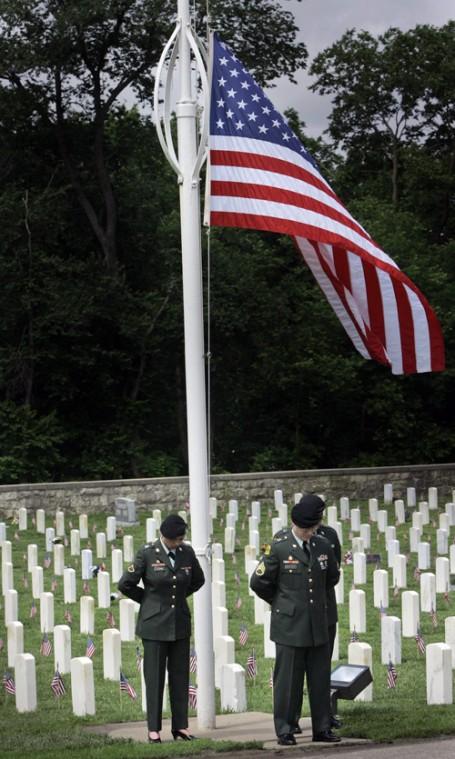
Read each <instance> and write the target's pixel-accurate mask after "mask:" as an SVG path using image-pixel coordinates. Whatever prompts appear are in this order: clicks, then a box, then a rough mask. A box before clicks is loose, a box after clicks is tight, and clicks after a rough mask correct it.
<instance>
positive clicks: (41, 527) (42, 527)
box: [36, 509, 46, 535]
mask: <svg viewBox="0 0 455 759" xmlns="http://www.w3.org/2000/svg"><path fill="white" fill-rule="evenodd" d="M36 531H37V532H39V533H40V534H41V535H44V533H45V532H46V512H45V511H44V509H37V510H36Z"/></svg>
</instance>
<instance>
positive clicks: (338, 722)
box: [330, 717, 343, 730]
mask: <svg viewBox="0 0 455 759" xmlns="http://www.w3.org/2000/svg"><path fill="white" fill-rule="evenodd" d="M342 726H343V723H342V721H341V720H340V719H338V717H331V719H330V727H334V728H335V730H338V729H339V728H340V727H342Z"/></svg>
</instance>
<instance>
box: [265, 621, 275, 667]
mask: <svg viewBox="0 0 455 759" xmlns="http://www.w3.org/2000/svg"><path fill="white" fill-rule="evenodd" d="M271 619H272V612H271V611H270V609H266V611H265V613H264V659H275V657H276V646H275V642H274V641H273V640H270V623H271Z"/></svg>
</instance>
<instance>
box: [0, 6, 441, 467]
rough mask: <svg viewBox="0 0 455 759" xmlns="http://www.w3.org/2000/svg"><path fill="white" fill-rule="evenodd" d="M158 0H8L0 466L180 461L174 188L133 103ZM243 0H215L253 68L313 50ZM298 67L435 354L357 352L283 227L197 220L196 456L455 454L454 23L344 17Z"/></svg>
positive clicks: (250, 459) (146, 87) (323, 159)
mask: <svg viewBox="0 0 455 759" xmlns="http://www.w3.org/2000/svg"><path fill="white" fill-rule="evenodd" d="M174 5H175V3H174V2H148V3H143V2H142V1H140V0H135V1H134V0H128V1H127V2H122V3H120V2H119V3H112V2H108V1H107V0H96V2H94V1H93V0H91V2H90V3H85V2H80V1H79V2H78V3H75V2H65V3H61V2H59V3H56V2H54V0H45V2H42V3H31V2H21V3H18V2H17V0H14V2H13V1H12V0H9V1H8V2H0V21H1V29H2V36H1V39H0V61H1V63H0V178H1V185H0V218H1V219H2V234H1V236H0V270H1V282H2V288H1V290H0V309H1V315H2V318H1V321H0V481H1V482H13V481H33V480H35V481H36V480H49V479H70V478H75V479H82V478H106V477H114V478H117V477H131V476H133V477H134V476H154V475H155V476H157V475H170V474H183V473H185V472H186V418H185V384H184V356H183V316H182V287H181V264H180V226H179V213H178V194H177V187H176V184H175V179H174V176H173V174H172V172H171V170H170V169H169V168H168V166H167V164H166V162H165V160H164V158H163V156H162V153H161V149H160V147H159V145H158V143H157V139H156V136H155V131H154V127H153V125H152V123H151V120H150V117H149V116H147V115H143V114H144V113H147V108H145V109H142V110H141V108H142V106H143V105H146V104H147V102H148V101H149V100H150V96H151V91H152V70H153V65H154V63H155V62H156V60H157V57H158V56H159V54H160V51H161V48H162V45H163V41H164V40H165V38H166V37H167V35H168V34H169V28H170V27H169V25H171V26H172V9H173V7H174ZM217 6H219V8H218V10H219V11H220V13H219V14H217V13H216V10H217ZM247 6H249V3H248V2H247V0H230V1H229V2H226V1H224V2H221V1H220V2H219V3H215V2H213V0H212V12H213V17H214V19H218V23H219V24H221V25H222V26H223V35H224V36H225V37H226V38H228V39H229V37H230V38H231V39H230V40H229V41H231V42H233V44H235V46H236V49H237V50H238V52H239V55H241V56H242V57H243V59H244V60H245V62H247V63H248V65H249V66H250V67H251V68H252V69H254V70H255V73H256V75H257V77H258V78H259V79H260V80H261V82H263V83H266V82H267V80H270V79H273V78H274V77H276V76H277V75H279V74H281V73H282V72H283V71H287V72H288V73H289V72H290V73H291V75H292V72H295V71H296V70H297V69H298V68H299V67H301V66H303V65H305V62H306V50H305V47H304V46H303V45H301V44H300V45H298V44H297V43H296V32H297V30H296V27H295V24H294V21H293V18H292V16H291V15H290V14H289V13H286V12H285V11H283V10H282V9H281V6H280V5H279V4H278V3H276V2H272V0H258V2H256V4H255V7H256V10H257V13H255V14H254V16H253V17H252V16H251V15H248V13H247V12H246V10H247ZM234 19H236V20H237V21H234ZM203 22H204V19H203V18H201V19H199V20H198V23H201V25H202V24H203ZM253 30H254V34H253ZM258 30H259V33H258ZM253 40H254V42H253ZM266 51H267V54H266ZM259 53H261V54H259ZM271 53H273V54H271ZM269 63H270V65H269ZM311 70H312V73H313V74H314V76H315V85H314V87H315V89H316V90H317V91H318V92H321V93H329V94H331V95H332V97H333V104H334V105H333V111H332V115H331V119H330V131H329V134H328V137H327V139H324V140H323V139H320V140H318V141H311V140H306V142H307V143H308V144H309V147H310V149H311V150H312V151H313V152H314V154H315V155H316V157H317V158H318V159H319V161H320V163H321V165H322V167H323V169H324V172H325V174H326V176H328V178H330V180H331V181H332V183H333V185H334V187H335V189H336V190H337V191H338V192H339V194H340V195H341V196H342V198H343V200H344V201H345V202H346V203H347V205H348V206H349V208H350V209H351V211H352V212H353V214H354V215H355V216H356V217H357V218H358V219H359V221H361V222H362V223H363V224H364V225H365V226H366V228H367V229H368V230H369V231H370V233H371V234H372V235H373V236H374V237H375V239H376V240H377V241H378V242H379V243H380V244H381V245H382V246H383V247H384V249H385V250H387V252H389V253H390V254H391V255H392V257H393V258H394V259H395V260H396V261H397V263H398V264H399V265H400V266H401V268H403V269H404V271H406V273H407V274H408V275H409V276H410V277H411V278H412V279H413V280H414V281H415V283H416V284H417V285H418V286H419V287H420V288H421V289H422V291H423V292H424V293H425V294H426V296H427V297H428V299H429V301H430V303H431V304H432V305H433V306H434V308H435V310H436V311H437V313H438V316H439V318H440V320H441V323H442V327H443V331H444V335H445V339H446V350H447V359H448V362H447V363H448V368H447V370H446V371H445V372H444V373H442V374H435V375H431V374H427V375H419V376H413V377H394V376H391V375H390V373H389V372H388V371H387V370H386V369H385V368H383V367H381V366H378V365H373V364H372V363H371V362H365V361H364V360H363V359H362V358H361V357H360V356H358V355H357V354H356V353H355V351H354V349H353V348H352V346H351V344H350V342H349V341H348V339H347V337H346V336H345V334H344V331H343V330H342V328H341V326H340V325H339V323H338V321H337V319H336V317H335V316H334V315H333V313H332V311H331V309H330V307H329V306H328V305H327V303H326V302H325V300H324V297H323V296H322V294H321V293H320V291H319V289H318V288H317V286H316V285H315V283H314V281H313V279H312V276H311V275H310V273H309V271H307V270H306V269H305V268H304V267H303V266H302V264H301V261H300V259H299V257H298V256H297V254H296V252H295V251H294V249H293V245H292V243H291V242H290V241H289V240H288V239H287V238H281V237H277V236H274V235H267V234H261V233H257V232H254V233H253V232H251V233H248V232H244V231H240V230H239V231H237V230H228V229H226V230H221V229H216V230H212V232H211V234H210V292H211V298H210V309H209V313H207V318H208V319H210V332H211V342H210V346H209V348H210V352H211V356H212V358H211V361H210V397H211V432H212V437H211V462H212V470H213V471H223V470H230V471H248V470H259V469H278V468H284V469H295V468H308V467H334V466H343V465H344V466H346V465H354V464H358V465H368V464H378V465H380V464H392V463H403V464H404V463H416V462H420V461H425V462H429V461H448V460H453V456H454V454H455V431H454V425H453V421H454V419H453V417H454V413H455V409H454V404H453V402H452V396H453V393H454V389H455V383H454V378H453V366H452V356H453V355H454V345H453V342H454V321H455V283H454V278H453V273H454V264H453V261H454V254H455V214H454V198H455V174H454V169H455V22H451V23H449V24H447V25H446V26H445V27H442V28H440V29H436V28H433V27H428V26H422V27H416V29H414V30H411V31H409V32H406V33H404V32H400V31H398V30H396V29H390V30H389V31H388V32H387V33H386V34H385V35H384V36H383V37H380V38H374V37H372V36H371V35H369V34H366V33H359V32H355V31H350V32H348V33H346V35H344V37H343V38H342V39H341V40H340V41H339V42H337V43H336V44H335V45H333V46H332V47H331V48H329V49H328V50H326V51H323V52H321V54H320V55H319V56H317V57H316V59H315V60H314V61H313V63H312V69H311ZM126 93H128V100H127V102H128V103H129V105H128V107H126V106H125V105H122V104H121V103H122V100H121V99H122V97H125V94H126ZM133 99H135V100H136V102H137V104H138V107H136V106H132V105H131V102H132V101H133ZM123 102H125V100H123ZM141 114H142V115H141ZM289 117H290V120H291V122H292V123H293V126H294V127H295V128H296V129H301V130H302V133H304V125H303V124H299V121H298V117H297V114H296V113H295V112H292V113H290V114H289ZM204 247H205V251H204V256H205V261H206V264H207V247H208V246H207V240H206V239H204ZM207 270H208V267H207V265H206V266H205V271H204V277H205V279H207ZM205 284H206V285H207V281H206V282H205Z"/></svg>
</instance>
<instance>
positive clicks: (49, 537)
mask: <svg viewBox="0 0 455 759" xmlns="http://www.w3.org/2000/svg"><path fill="white" fill-rule="evenodd" d="M54 538H55V530H54V528H53V527H46V552H47V553H52V551H53V549H54V543H53V540H54Z"/></svg>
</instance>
